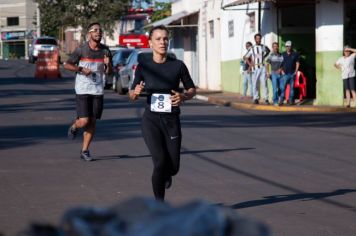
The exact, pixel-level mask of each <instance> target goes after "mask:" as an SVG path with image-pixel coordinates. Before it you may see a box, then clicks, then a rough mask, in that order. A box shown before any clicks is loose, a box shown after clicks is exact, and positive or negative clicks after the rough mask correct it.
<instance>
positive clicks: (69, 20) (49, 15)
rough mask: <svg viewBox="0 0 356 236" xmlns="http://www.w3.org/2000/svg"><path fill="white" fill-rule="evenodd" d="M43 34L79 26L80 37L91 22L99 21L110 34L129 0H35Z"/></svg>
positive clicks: (129, 3)
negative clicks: (80, 29)
mask: <svg viewBox="0 0 356 236" xmlns="http://www.w3.org/2000/svg"><path fill="white" fill-rule="evenodd" d="M37 2H38V3H39V8H40V12H41V31H42V33H43V34H46V35H52V36H58V32H59V29H60V27H65V26H73V27H77V26H81V27H82V29H83V31H82V37H84V35H86V33H87V32H86V27H87V25H88V24H89V23H91V22H99V23H100V24H101V25H102V28H103V29H104V30H105V31H106V32H108V33H109V34H112V32H113V27H114V25H115V22H116V21H117V20H118V19H120V16H122V15H125V14H126V12H127V10H128V8H129V7H130V6H131V5H132V2H131V0H37Z"/></svg>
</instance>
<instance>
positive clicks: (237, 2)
mask: <svg viewBox="0 0 356 236" xmlns="http://www.w3.org/2000/svg"><path fill="white" fill-rule="evenodd" d="M255 2H276V0H235V1H232V2H231V1H230V3H228V4H222V8H223V9H224V8H227V7H234V6H239V5H244V4H251V3H255Z"/></svg>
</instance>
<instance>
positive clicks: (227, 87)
mask: <svg viewBox="0 0 356 236" xmlns="http://www.w3.org/2000/svg"><path fill="white" fill-rule="evenodd" d="M240 61H241V59H238V60H231V61H223V62H221V84H222V90H223V91H224V92H233V93H239V94H242V89H243V87H242V82H243V78H242V75H241V73H240ZM267 85H268V91H269V98H270V100H271V99H272V82H271V80H270V79H269V80H268V81H267ZM250 89H251V88H248V89H247V94H250ZM262 92H263V91H262ZM260 97H261V96H260Z"/></svg>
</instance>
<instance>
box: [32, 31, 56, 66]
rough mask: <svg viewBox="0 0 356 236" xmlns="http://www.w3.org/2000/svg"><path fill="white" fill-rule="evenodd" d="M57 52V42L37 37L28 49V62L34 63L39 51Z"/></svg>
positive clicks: (52, 39) (48, 38)
mask: <svg viewBox="0 0 356 236" xmlns="http://www.w3.org/2000/svg"><path fill="white" fill-rule="evenodd" d="M55 50H58V42H57V39H56V38H53V37H39V38H36V39H34V40H33V41H32V44H30V45H29V48H28V62H30V63H35V62H36V60H37V56H38V53H39V52H40V51H55Z"/></svg>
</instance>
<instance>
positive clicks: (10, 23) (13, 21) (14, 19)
mask: <svg viewBox="0 0 356 236" xmlns="http://www.w3.org/2000/svg"><path fill="white" fill-rule="evenodd" d="M14 25H19V17H18V16H17V17H8V18H7V26H14Z"/></svg>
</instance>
